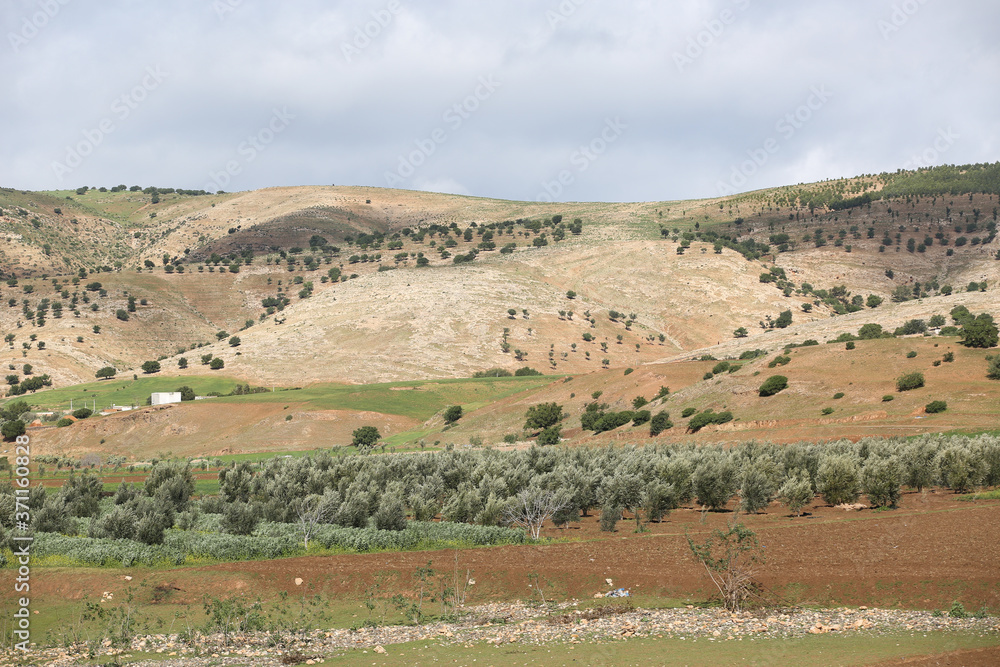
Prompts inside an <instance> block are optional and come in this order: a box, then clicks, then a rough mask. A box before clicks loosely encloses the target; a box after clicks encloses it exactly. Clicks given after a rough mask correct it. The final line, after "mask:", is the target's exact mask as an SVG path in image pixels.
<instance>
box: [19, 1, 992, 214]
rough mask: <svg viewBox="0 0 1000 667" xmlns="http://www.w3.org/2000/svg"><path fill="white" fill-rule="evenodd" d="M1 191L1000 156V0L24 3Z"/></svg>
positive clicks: (682, 185) (891, 164)
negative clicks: (998, 35) (999, 35)
mask: <svg viewBox="0 0 1000 667" xmlns="http://www.w3.org/2000/svg"><path fill="white" fill-rule="evenodd" d="M0 24H2V26H3V33H4V38H3V43H2V44H0V84H2V86H0V95H2V96H3V103H2V104H0V127H2V130H0V186H6V187H17V188H24V189H36V190H41V189H54V188H69V187H73V188H75V187H78V186H81V185H90V186H101V185H106V186H109V187H110V186H112V185H117V184H119V183H124V184H127V185H133V184H138V185H143V186H145V185H158V186H161V187H177V188H189V189H208V190H218V189H223V190H227V191H236V190H247V189H253V188H260V187H266V186H273V185H306V184H337V185H348V184H350V185H372V186H393V187H402V188H410V189H422V190H435V191H444V192H453V193H460V194H473V195H482V196H489V197H502V198H507V199H520V200H537V199H544V200H549V199H554V200H562V201H569V200H578V201H590V200H608V201H645V200H661V199H679V198H693V197H711V196H716V195H718V194H720V193H723V192H729V191H744V190H753V189H757V188H761V187H767V186H772V185H783V184H789V183H798V182H807V181H814V180H819V179H823V178H833V177H839V176H849V175H856V174H860V173H870V172H879V171H894V170H896V169H898V168H904V167H914V166H920V165H921V164H925V163H929V164H942V163H954V164H962V163H968V162H994V161H996V160H998V159H1000V111H998V110H1000V87H998V86H997V81H998V80H1000V41H998V40H997V39H996V29H997V26H998V25H1000V3H997V2H996V1H995V0H949V1H948V2H945V1H944V0H842V1H840V2H823V3H818V2H808V3H807V2H794V3H793V2H788V1H784V2H777V1H771V2H766V1H764V0H716V1H705V2H679V1H666V0H663V1H660V2H655V1H652V0H615V1H614V2H612V1H611V0H537V1H529V0H481V1H470V0H465V1H464V2H458V1H457V0H435V1H434V2H429V1H425V2H416V1H415V0H358V1H355V2H337V1H336V0H292V1H289V2H281V3H279V2H276V1H274V0H271V1H266V0H171V1H170V2H162V1H161V2H154V1H153V0H102V1H101V2H93V1H90V0H6V1H5V2H4V3H3V4H2V7H0Z"/></svg>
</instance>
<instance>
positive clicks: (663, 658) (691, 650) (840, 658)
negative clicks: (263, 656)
mask: <svg viewBox="0 0 1000 667" xmlns="http://www.w3.org/2000/svg"><path fill="white" fill-rule="evenodd" d="M998 641H1000V640H998V639H997V638H996V637H995V636H989V637H981V636H977V635H974V634H970V633H944V632H939V633H930V634H926V635H924V634H894V635H886V636H869V635H864V634H860V633H857V634H847V635H834V634H830V635H810V636H807V637H801V638H795V639H770V638H769V639H754V640H751V639H749V638H745V639H743V640H742V641H740V640H732V641H723V640H715V641H713V640H710V639H679V638H663V639H654V638H643V639H630V640H628V641H605V642H603V643H600V644H593V643H583V644H575V645H574V644H546V645H542V646H528V645H524V644H520V643H515V644H503V645H501V646H490V645H486V644H473V645H472V646H471V648H470V647H467V646H463V645H457V646H456V645H452V646H445V645H442V644H438V643H436V642H430V641H421V642H410V643H407V644H396V645H389V646H386V647H385V648H386V651H387V653H386V654H385V655H379V654H376V653H374V652H373V651H372V650H371V649H368V650H367V651H364V650H359V649H354V650H351V651H348V652H346V653H345V654H343V655H341V656H337V657H334V658H331V659H328V660H326V661H324V662H321V663H318V664H321V665H326V666H327V667H342V666H343V667H346V666H348V665H365V666H366V667H367V666H368V665H378V666H386V667H401V666H403V665H414V666H416V665H432V664H437V665H456V664H458V665H483V666H484V667H485V666H486V665H493V666H494V667H514V666H515V665H517V666H518V667H523V666H524V665H539V666H547V665H688V666H690V667H696V666H697V667H718V666H727V665H796V667H831V666H835V665H845V666H846V665H869V664H872V663H876V662H880V661H884V660H890V659H893V658H899V657H903V656H912V655H924V654H935V653H944V652H950V651H957V650H961V649H966V648H979V647H984V646H996V645H997V644H998ZM473 661H475V662H473Z"/></svg>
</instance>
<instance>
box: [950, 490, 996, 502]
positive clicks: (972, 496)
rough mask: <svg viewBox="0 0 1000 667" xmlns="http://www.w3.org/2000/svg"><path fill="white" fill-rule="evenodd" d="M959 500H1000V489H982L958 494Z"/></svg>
mask: <svg viewBox="0 0 1000 667" xmlns="http://www.w3.org/2000/svg"><path fill="white" fill-rule="evenodd" d="M958 499H959V500H964V501H966V502H972V501H976V500H1000V489H993V490H991V491H980V492H979V493H966V494H964V495H961V496H958Z"/></svg>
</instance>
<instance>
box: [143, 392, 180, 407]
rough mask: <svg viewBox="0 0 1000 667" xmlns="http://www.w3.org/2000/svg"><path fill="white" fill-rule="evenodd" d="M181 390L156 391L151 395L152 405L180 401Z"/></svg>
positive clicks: (150, 401)
mask: <svg viewBox="0 0 1000 667" xmlns="http://www.w3.org/2000/svg"><path fill="white" fill-rule="evenodd" d="M180 402H181V392H179V391H159V392H154V393H153V394H152V395H151V396H150V397H149V403H150V405H163V404H165V403H180Z"/></svg>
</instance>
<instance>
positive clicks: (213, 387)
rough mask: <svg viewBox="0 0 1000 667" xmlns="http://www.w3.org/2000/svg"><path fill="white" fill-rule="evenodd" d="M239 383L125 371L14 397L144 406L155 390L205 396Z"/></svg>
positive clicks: (52, 406)
mask: <svg viewBox="0 0 1000 667" xmlns="http://www.w3.org/2000/svg"><path fill="white" fill-rule="evenodd" d="M236 384H237V381H236V379H234V378H232V377H227V376H223V375H210V376H204V375H192V376H181V377H156V376H140V377H139V378H138V379H135V380H133V379H132V378H131V377H129V376H125V375H123V376H121V377H117V378H113V379H110V380H100V381H97V382H87V383H86V384H77V385H73V386H71V387H65V388H59V389H49V390H46V391H40V392H38V393H35V394H28V395H26V396H18V397H15V398H13V399H11V400H15V401H16V400H25V401H27V402H28V403H29V404H30V405H31V406H32V407H33V408H35V407H37V408H38V409H40V410H68V409H69V404H70V400H72V401H73V407H74V408H79V407H84V405H85V404H86V406H87V407H91V408H92V407H93V405H94V403H93V402H94V401H95V400H96V401H97V408H98V410H100V409H102V408H105V407H108V406H110V405H111V404H112V403H114V404H116V405H132V404H133V403H134V404H135V405H138V406H142V405H145V404H146V399H148V398H149V395H150V394H152V393H153V392H160V391H176V390H177V389H179V388H180V387H183V386H184V385H187V386H189V387H191V388H192V389H194V391H195V393H196V394H198V395H199V396H204V395H207V394H208V393H210V392H219V393H222V394H226V393H229V392H230V391H232V390H233V388H234V387H235V386H236Z"/></svg>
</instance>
